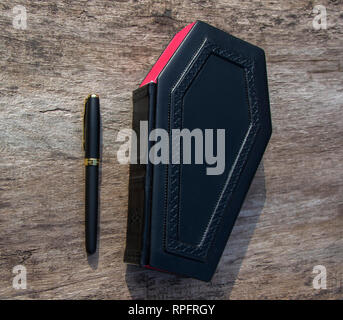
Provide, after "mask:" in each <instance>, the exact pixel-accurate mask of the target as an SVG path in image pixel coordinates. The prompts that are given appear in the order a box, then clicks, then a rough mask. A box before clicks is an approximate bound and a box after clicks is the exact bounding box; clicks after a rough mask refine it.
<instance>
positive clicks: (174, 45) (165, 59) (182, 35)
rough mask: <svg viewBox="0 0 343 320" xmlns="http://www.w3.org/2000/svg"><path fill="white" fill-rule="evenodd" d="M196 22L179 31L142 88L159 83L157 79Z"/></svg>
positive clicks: (143, 82) (146, 78) (141, 85)
mask: <svg viewBox="0 0 343 320" xmlns="http://www.w3.org/2000/svg"><path fill="white" fill-rule="evenodd" d="M195 23H196V21H194V22H193V23H190V24H189V25H187V26H186V27H184V28H183V29H182V30H181V31H179V32H178V33H177V34H176V35H175V36H174V38H173V39H172V40H171V41H170V42H169V44H168V46H167V48H166V49H165V50H164V51H163V53H162V54H161V56H160V57H159V58H158V60H157V61H156V63H155V64H154V65H153V67H152V68H151V70H150V71H149V73H148V74H147V76H146V77H145V79H144V80H143V81H142V83H141V84H140V87H143V86H144V85H146V84H147V83H149V82H154V83H156V82H157V78H158V76H159V74H160V73H161V71H162V70H163V68H164V67H165V66H166V64H167V63H168V61H169V60H170V58H171V57H172V56H173V54H174V53H175V51H176V50H177V49H178V47H179V46H180V45H181V43H182V41H183V40H184V39H185V38H186V36H187V34H188V33H189V32H190V31H191V29H192V27H193V26H194V24H195Z"/></svg>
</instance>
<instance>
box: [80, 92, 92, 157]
mask: <svg viewBox="0 0 343 320" xmlns="http://www.w3.org/2000/svg"><path fill="white" fill-rule="evenodd" d="M90 97H91V95H90V94H89V95H88V96H87V98H86V99H85V102H84V106H83V125H82V149H83V151H85V150H86V148H85V144H86V137H85V131H86V129H85V124H86V106H87V103H88V100H89V98H90Z"/></svg>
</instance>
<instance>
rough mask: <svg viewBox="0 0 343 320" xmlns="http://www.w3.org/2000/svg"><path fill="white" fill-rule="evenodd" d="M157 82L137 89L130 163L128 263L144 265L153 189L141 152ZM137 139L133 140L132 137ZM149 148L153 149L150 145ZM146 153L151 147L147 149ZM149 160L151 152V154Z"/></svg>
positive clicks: (125, 255)
mask: <svg viewBox="0 0 343 320" xmlns="http://www.w3.org/2000/svg"><path fill="white" fill-rule="evenodd" d="M155 87H156V85H155V84H147V85H146V86H144V87H141V88H138V89H137V90H135V91H134V92H133V116H132V129H133V130H134V131H135V133H136V135H137V164H134V163H132V164H130V178H129V201H128V216H127V232H126V248H125V253H124V262H126V263H131V264H137V265H140V264H142V262H143V260H145V259H146V258H147V257H146V250H147V249H148V246H149V241H148V239H147V238H148V237H149V230H150V197H151V196H150V189H151V177H152V172H151V170H152V169H151V166H150V165H149V164H147V163H144V162H146V161H142V159H141V157H140V155H141V152H140V151H141V150H140V145H141V144H140V142H141V139H147V138H148V137H143V136H141V130H140V124H141V121H148V128H149V130H148V133H149V132H150V129H151V128H152V127H151V126H152V123H150V121H149V120H150V118H151V117H152V116H151V114H150V109H151V108H150V106H151V105H152V104H153V103H154V94H155V93H154V92H155ZM132 141H133V140H132ZM148 149H149V148H148ZM145 152H146V153H147V152H148V150H146V151H145ZM147 159H148V154H147ZM142 162H143V163H142Z"/></svg>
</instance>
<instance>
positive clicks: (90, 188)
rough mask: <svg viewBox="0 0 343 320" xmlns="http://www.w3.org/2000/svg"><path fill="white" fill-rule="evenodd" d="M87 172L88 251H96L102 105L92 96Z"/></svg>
mask: <svg viewBox="0 0 343 320" xmlns="http://www.w3.org/2000/svg"><path fill="white" fill-rule="evenodd" d="M84 117H85V118H84V142H85V145H84V147H85V166H86V167H85V171H86V199H85V201H86V204H85V208H86V210H85V211H86V212H85V215H86V217H85V220H86V223H85V225H86V250H87V252H88V253H89V254H92V253H94V252H95V251H96V245H97V229H98V205H99V158H100V103H99V97H97V96H91V97H90V98H89V99H88V101H87V103H86V106H85V115H84Z"/></svg>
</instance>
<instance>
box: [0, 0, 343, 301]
mask: <svg viewBox="0 0 343 320" xmlns="http://www.w3.org/2000/svg"><path fill="white" fill-rule="evenodd" d="M315 4H317V3H316V1H308V0H302V1H300V0H289V1H276V0H265V1H255V0H254V1H241V0H211V1H205V0H199V1H196V0H171V1H162V0H158V1H157V0H117V1H105V0H99V1H70V0H64V1H56V2H52V1H21V0H18V1H15V3H14V2H13V1H10V0H2V1H1V3H0V26H1V28H0V55H1V59H0V69H1V72H0V79H1V82H0V93H1V94H0V151H1V161H0V298H1V299H8V298H15V299H27V298H28V299H64V298H65V299H83V298H87V299H95V298H101V299H131V298H133V299H137V298H142V299H157V298H161V299H168V298H180V299H191V298H194V299H202V298H209V299H248V298H250V299H279V298H280V299H298V298H299V299H300V298H301V299H324V298H329V299H342V298H343V268H342V266H343V73H342V71H343V50H342V48H343V29H342V27H343V3H342V1H340V0H337V1H334V0H332V1H324V0H323V1H321V3H320V4H322V5H324V6H325V7H326V10H327V29H326V30H318V31H317V30H315V29H314V28H313V26H312V20H313V18H314V17H315V14H314V13H313V12H312V9H313V7H314V5H315ZM15 5H23V6H25V8H26V10H27V29H26V30H19V29H16V28H14V27H13V24H12V22H13V18H14V16H15V14H14V13H13V11H12V9H13V7H14V6H15ZM196 19H199V20H203V21H205V22H208V23H210V24H212V25H214V26H216V27H218V28H221V29H223V30H225V31H227V32H229V33H231V34H233V35H235V36H237V37H240V38H242V39H244V40H247V41H249V42H251V43H253V44H256V45H258V46H260V47H262V48H264V49H265V51H266V55H267V67H268V77H269V90H270V100H271V111H272V120H273V136H272V139H271V141H270V144H269V146H268V148H267V151H266V153H265V156H264V158H263V162H262V163H261V165H260V168H259V169H258V172H257V174H256V177H255V179H254V181H253V184H252V186H251V188H250V190H249V194H248V196H247V198H246V200H245V203H244V206H243V208H242V211H241V213H240V216H239V218H238V220H237V222H236V225H235V227H234V230H233V233H232V235H231V237H230V239H229V242H228V244H227V246H226V249H225V251H224V254H223V256H222V258H221V261H220V264H219V266H218V269H217V272H216V273H215V275H214V277H213V280H212V281H211V282H210V283H203V282H201V281H198V280H194V279H185V278H181V277H178V276H175V275H169V274H163V273H160V272H155V271H150V270H144V269H140V268H138V267H133V266H126V265H125V264H124V263H123V252H124V244H125V233H126V215H127V201H128V166H126V165H120V164H119V163H118V161H117V158H116V152H117V150H118V147H119V144H118V143H117V142H116V136H117V133H118V131H119V130H120V129H123V128H127V127H130V126H131V112H132V105H131V92H132V90H134V89H135V88H137V86H138V85H139V83H140V81H141V80H142V79H143V78H144V76H145V74H146V73H147V71H148V70H149V69H150V67H151V66H152V64H153V63H154V62H155V60H156V59H157V58H158V57H159V55H160V53H161V52H162V50H163V49H164V48H165V46H166V45H167V44H168V42H169V40H170V39H171V37H172V36H173V35H174V34H175V33H176V32H177V31H178V30H179V29H180V28H182V27H183V26H184V25H186V24H188V23H190V22H192V21H194V20H196ZM90 92H96V93H98V94H99V95H100V97H101V110H102V121H103V163H102V180H101V218H100V220H101V221H100V230H101V231H100V232H101V236H100V240H99V252H98V254H96V255H95V256H93V257H91V258H87V255H86V253H85V250H84V200H83V197H84V171H83V165H82V161H83V152H82V150H81V137H82V125H81V119H82V109H83V99H84V98H85V97H86V96H87V94H88V93H90ZM16 265H24V266H25V267H26V269H27V289H19V290H16V289H14V288H13V287H12V280H13V277H14V276H15V274H13V273H12V269H13V267H14V266H16ZM316 265H323V266H325V267H326V271H327V289H314V288H313V285H312V281H313V279H314V277H315V276H316V274H314V273H313V268H314V266H316Z"/></svg>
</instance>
